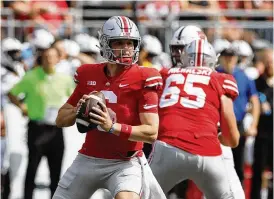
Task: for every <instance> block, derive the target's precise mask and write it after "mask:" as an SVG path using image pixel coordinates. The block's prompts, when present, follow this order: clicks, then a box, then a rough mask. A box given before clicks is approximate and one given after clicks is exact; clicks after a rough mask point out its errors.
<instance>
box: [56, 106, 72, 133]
mask: <svg viewBox="0 0 274 199" xmlns="http://www.w3.org/2000/svg"><path fill="white" fill-rule="evenodd" d="M75 120H76V107H73V106H69V107H67V106H66V107H64V106H63V107H61V108H60V110H59V112H58V115H57V118H56V125H57V126H58V127H59V128H61V127H69V126H72V125H74V124H75Z"/></svg>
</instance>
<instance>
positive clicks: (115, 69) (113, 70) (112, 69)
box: [106, 63, 124, 77]
mask: <svg viewBox="0 0 274 199" xmlns="http://www.w3.org/2000/svg"><path fill="white" fill-rule="evenodd" d="M123 70H124V67H123V66H118V65H117V64H110V63H108V64H107V67H106V75H107V76H109V77H114V76H116V75H117V74H119V73H121V72H122V71H123Z"/></svg>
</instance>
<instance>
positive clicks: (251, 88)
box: [248, 79, 258, 97]
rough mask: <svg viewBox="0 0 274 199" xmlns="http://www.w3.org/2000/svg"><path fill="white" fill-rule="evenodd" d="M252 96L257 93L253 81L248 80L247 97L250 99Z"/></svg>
mask: <svg viewBox="0 0 274 199" xmlns="http://www.w3.org/2000/svg"><path fill="white" fill-rule="evenodd" d="M253 95H258V91H257V89H256V85H255V81H254V80H250V79H249V80H248V97H251V96H253Z"/></svg>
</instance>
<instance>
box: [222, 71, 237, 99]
mask: <svg viewBox="0 0 274 199" xmlns="http://www.w3.org/2000/svg"><path fill="white" fill-rule="evenodd" d="M221 86H222V91H223V94H224V95H226V96H228V97H230V98H231V99H232V100H235V99H236V98H237V97H238V95H239V91H238V86H237V82H236V80H235V79H234V77H233V76H232V75H228V74H224V75H223V78H222V82H221Z"/></svg>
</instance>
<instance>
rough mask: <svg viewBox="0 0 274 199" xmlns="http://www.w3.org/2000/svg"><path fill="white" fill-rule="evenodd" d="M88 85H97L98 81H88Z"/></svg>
mask: <svg viewBox="0 0 274 199" xmlns="http://www.w3.org/2000/svg"><path fill="white" fill-rule="evenodd" d="M87 85H89V86H95V85H96V81H87Z"/></svg>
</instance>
